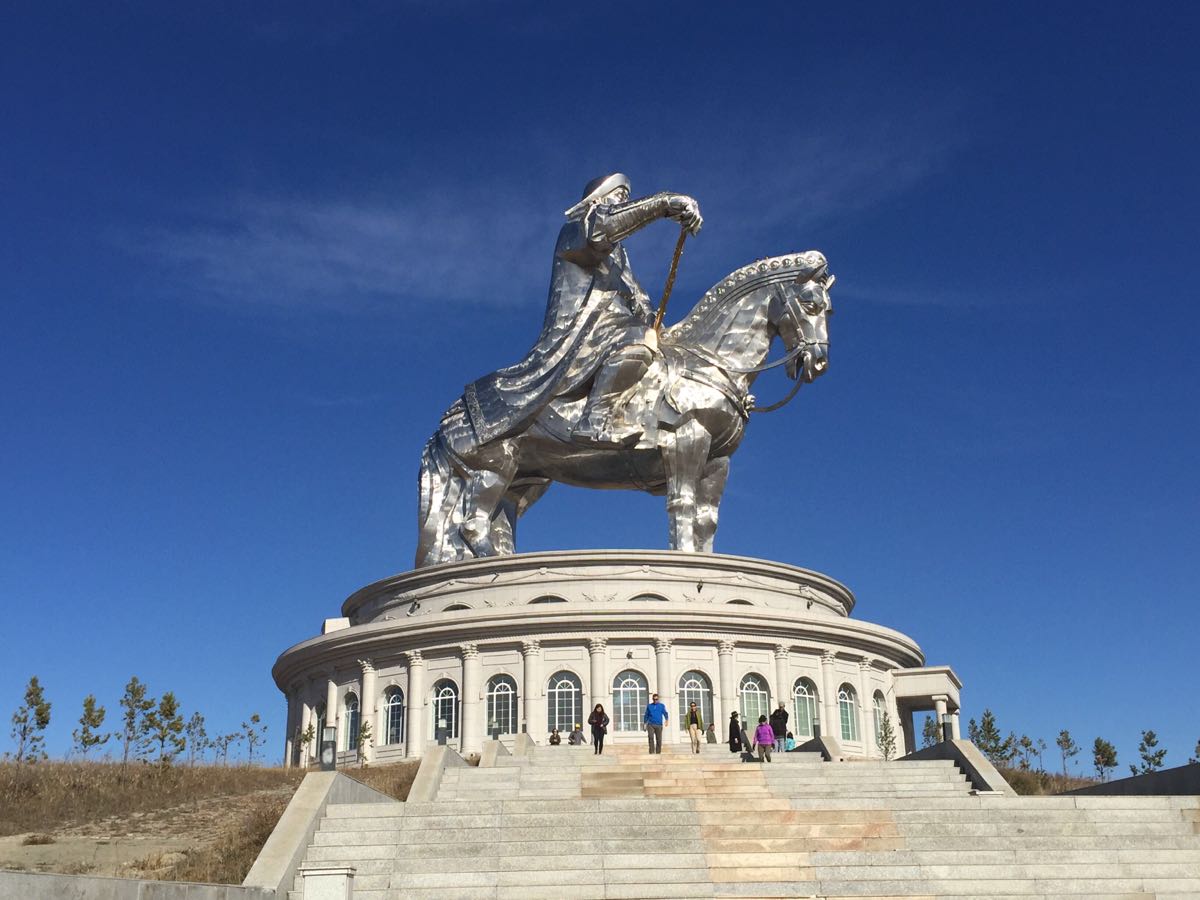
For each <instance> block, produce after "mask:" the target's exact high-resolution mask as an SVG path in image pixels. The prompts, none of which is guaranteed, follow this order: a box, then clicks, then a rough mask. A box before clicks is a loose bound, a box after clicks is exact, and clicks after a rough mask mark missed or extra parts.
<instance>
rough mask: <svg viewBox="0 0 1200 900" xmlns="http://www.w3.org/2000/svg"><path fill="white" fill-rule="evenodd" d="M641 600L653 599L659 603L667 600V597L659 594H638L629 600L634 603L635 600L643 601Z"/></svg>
mask: <svg viewBox="0 0 1200 900" xmlns="http://www.w3.org/2000/svg"><path fill="white" fill-rule="evenodd" d="M641 600H653V601H657V602H659V603H666V602H667V598H666V597H659V596H658V595H657V594H638V595H637V596H636V597H631V598H630V599H629V602H630V603H632V602H634V601H641Z"/></svg>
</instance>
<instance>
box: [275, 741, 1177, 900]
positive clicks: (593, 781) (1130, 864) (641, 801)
mask: <svg viewBox="0 0 1200 900" xmlns="http://www.w3.org/2000/svg"><path fill="white" fill-rule="evenodd" d="M664 751H665V752H664V753H663V754H662V755H661V756H650V755H648V754H646V753H645V751H644V750H643V749H642V748H641V747H640V746H638V747H633V746H620V745H618V746H617V747H614V748H613V749H612V752H606V753H605V755H603V756H595V755H593V754H592V751H591V749H590V748H588V747H584V748H571V747H536V748H532V750H531V751H530V753H529V754H528V755H527V756H513V757H505V756H501V757H500V758H499V759H498V760H497V764H496V766H495V767H493V768H468V767H457V768H449V769H446V770H445V772H444V773H443V780H442V784H441V787H440V789H439V793H438V798H437V800H436V801H435V802H431V803H395V804H387V803H382V804H341V805H331V806H329V807H328V808H327V811H326V817H325V819H324V820H323V821H322V823H321V826H320V828H319V830H318V831H317V833H316V835H315V838H314V841H313V843H312V845H311V846H310V847H309V849H308V852H307V856H306V859H305V863H306V864H308V865H319V864H338V865H353V866H354V867H355V868H356V870H357V876H356V878H355V891H354V896H355V897H356V898H357V900H402V898H404V900H407V898H423V897H429V898H433V897H437V898H440V900H452V898H458V897H462V898H471V900H475V898H525V900H536V898H551V897H553V898H559V897H563V898H566V897H572V898H575V897H578V898H658V897H683V898H713V897H763V898H766V897H771V898H785V897H787V898H799V897H820V898H849V897H876V898H898V897H908V898H913V897H938V898H946V897H989V898H1010V897H1022V898H1029V897H1042V898H1052V897H1068V896H1072V897H1088V898H1094V900H1116V898H1122V900H1132V898H1139V900H1146V898H1153V897H1158V896H1164V897H1168V896H1169V897H1172V898H1183V897H1191V898H1195V900H1200V798H1195V797H1182V798H1180V797H1026V798H1019V797H1005V796H998V795H974V794H972V793H971V791H970V787H969V785H968V783H967V781H966V779H965V777H964V776H963V775H962V774H961V773H960V772H959V771H958V770H957V769H956V768H954V767H953V765H952V764H950V763H947V762H942V761H925V762H916V761H902V762H891V763H885V762H882V761H876V762H845V763H824V762H822V761H821V759H820V757H819V756H816V755H815V754H806V753H791V754H779V755H776V756H775V762H773V763H771V764H769V765H758V764H745V763H741V762H739V761H736V757H733V756H731V755H730V754H729V753H728V752H727V751H725V749H724V747H723V746H720V745H718V746H716V747H713V746H711V745H707V746H705V748H704V752H702V753H700V754H692V753H690V752H688V751H687V748H684V750H682V751H681V750H680V749H679V748H677V747H675V746H672V747H670V748H664ZM300 887H301V885H300V884H299V883H297V885H296V888H297V890H294V891H292V892H291V900H300V898H301V897H302V894H301V893H300V890H299V889H300Z"/></svg>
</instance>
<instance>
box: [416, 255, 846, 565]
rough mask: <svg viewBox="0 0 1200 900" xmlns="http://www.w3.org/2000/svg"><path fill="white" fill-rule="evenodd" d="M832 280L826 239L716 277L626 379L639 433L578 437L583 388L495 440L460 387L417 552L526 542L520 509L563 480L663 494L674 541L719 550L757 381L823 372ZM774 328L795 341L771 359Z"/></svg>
mask: <svg viewBox="0 0 1200 900" xmlns="http://www.w3.org/2000/svg"><path fill="white" fill-rule="evenodd" d="M832 285H833V275H832V274H830V272H829V268H828V265H827V263H826V260H825V257H824V256H823V255H822V254H821V253H819V252H816V251H808V252H804V253H794V254H789V255H786V256H776V257H772V258H770V259H764V260H760V261H758V262H755V263H752V264H750V265H748V266H744V267H743V268H741V269H738V270H737V271H736V272H734V273H732V274H731V275H730V276H729V277H728V278H725V279H724V280H722V281H721V282H720V283H719V284H717V285H715V286H714V287H713V288H712V289H711V290H709V291H708V292H707V293H706V294H705V295H704V296H703V297H702V298H701V299H700V301H699V302H698V303H697V304H696V305H695V307H694V308H693V309H692V311H691V312H690V313H689V314H688V315H687V317H686V318H684V319H683V320H682V321H681V322H679V323H678V324H676V325H675V326H673V327H672V328H669V329H667V330H665V331H663V333H662V335H661V337H660V340H659V342H658V343H659V347H658V351H657V352H656V353H655V354H654V356H653V361H652V362H651V363H650V365H649V367H648V369H647V370H646V372H645V375H644V376H642V378H641V379H640V381H638V382H637V383H636V384H635V385H634V386H633V387H631V388H629V389H628V390H626V391H625V392H624V394H623V396H622V398H621V402H620V404H618V406H619V412H620V414H621V416H622V418H623V420H624V421H625V422H627V423H632V426H633V427H632V428H631V429H630V431H631V432H632V434H633V435H634V438H633V439H631V440H629V441H628V442H627V443H624V444H623V445H618V446H601V445H596V444H581V443H580V441H579V440H578V439H576V438H575V437H573V435H574V433H575V428H576V425H577V424H578V422H579V419H580V418H581V417H582V416H583V415H584V412H585V406H586V404H587V396H586V394H585V395H582V396H575V397H559V398H557V399H553V400H551V401H549V402H548V403H547V404H546V405H545V406H544V407H543V408H542V409H541V411H540V412H539V413H538V414H537V416H536V417H535V418H533V419H532V421H531V422H530V423H529V424H528V425H527V426H526V427H524V428H523V430H521V431H520V432H519V433H516V434H510V435H506V436H503V437H499V438H495V439H491V440H481V437H480V435H479V434H478V433H477V430H476V428H475V427H473V425H472V416H471V413H470V410H469V408H468V403H467V402H465V401H464V399H462V398H460V399H459V400H458V401H456V402H455V403H454V404H453V405H452V406H451V407H450V408H449V410H447V411H446V414H445V415H444V416H443V417H442V422H441V425H440V426H439V428H438V430H437V431H436V432H435V433H434V435H433V437H432V438H430V440H429V443H428V444H427V445H426V446H425V450H424V453H423V454H422V458H421V474H420V503H419V513H418V515H419V532H420V533H419V545H418V548H417V555H416V565H417V566H429V565H436V564H438V563H443V562H451V561H454V560H461V559H470V558H472V557H481V556H496V555H502V554H510V553H513V552H515V539H516V527H517V520H518V519H519V518H520V517H521V515H522V514H523V513H525V511H526V510H528V509H529V507H530V506H532V505H533V503H534V502H535V501H536V500H537V499H538V498H539V497H541V496H542V494H544V493H545V492H546V489H547V488H548V487H549V486H550V483H551V482H553V481H561V482H563V483H565V484H573V485H579V486H582V487H593V488H609V489H612V488H625V489H629V490H639V491H647V492H648V493H651V494H654V495H659V496H661V495H664V494H665V495H666V497H667V516H668V520H669V536H670V547H671V549H673V550H688V551H711V550H712V546H713V536H714V534H715V533H716V529H717V511H718V507H719V506H720V503H721V495H722V492H723V491H724V488H725V480H726V477H727V475H728V472H729V457H730V455H731V454H732V453H733V451H734V450H736V449H737V447H738V445H739V444H740V443H741V440H742V437H743V435H744V434H745V429H746V424H747V422H748V420H749V416H750V413H751V411H752V410H753V409H754V398H753V397H752V396H751V394H750V388H751V386H752V385H753V383H754V380H755V378H756V377H757V375H758V374H759V373H760V372H762V371H764V370H765V369H767V368H771V367H773V366H775V365H784V366H786V371H787V373H788V375H789V376H790V377H791V378H793V379H795V380H796V387H797V388H798V387H799V385H800V384H803V383H805V382H811V381H813V380H814V379H815V378H817V377H818V376H819V375H821V374H823V373H824V372H825V370H826V367H827V365H828V351H829V337H828V330H827V325H828V323H827V320H828V317H829V315H830V313H831V312H832V308H831V306H830V301H829V289H830V288H831V287H832ZM776 337H779V338H780V339H781V340H782V342H783V345H784V348H785V352H784V355H783V356H782V357H781V358H780V359H779V360H778V361H777V362H768V355H769V351H770V348H771V344H772V342H773V341H774V339H775V338H776ZM794 392H795V391H794V390H793V394H794ZM788 396H789V399H790V397H791V396H792V394H789V395H788ZM760 411H765V410H760Z"/></svg>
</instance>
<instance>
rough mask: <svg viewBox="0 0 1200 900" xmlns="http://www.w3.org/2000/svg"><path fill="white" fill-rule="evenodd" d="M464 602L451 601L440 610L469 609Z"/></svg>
mask: <svg viewBox="0 0 1200 900" xmlns="http://www.w3.org/2000/svg"><path fill="white" fill-rule="evenodd" d="M470 608H471V607H469V606H467V604H465V603H451V604H450V605H449V606H447V607H446V608H445V609H444V610H442V612H462V611H463V610H464V609H470Z"/></svg>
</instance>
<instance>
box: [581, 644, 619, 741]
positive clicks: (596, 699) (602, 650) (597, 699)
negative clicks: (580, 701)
mask: <svg viewBox="0 0 1200 900" xmlns="http://www.w3.org/2000/svg"><path fill="white" fill-rule="evenodd" d="M607 654H608V641H607V640H605V639H604V638H592V639H591V640H590V641H588V662H590V663H591V676H592V677H591V683H590V684H589V685H588V691H589V696H588V699H589V706H588V708H587V709H585V710H584V711H583V714H584V715H583V717H584V721H587V717H588V716H590V715H591V714H592V709H593V708H594V707H595V706H596V704H597V703H603V704H604V710H605V712H607V713H608V715H609V717H610V718H611V717H612V697H611V696H610V691H609V688H610V684H609V681H608V656H607ZM589 740H590V737H589Z"/></svg>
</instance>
